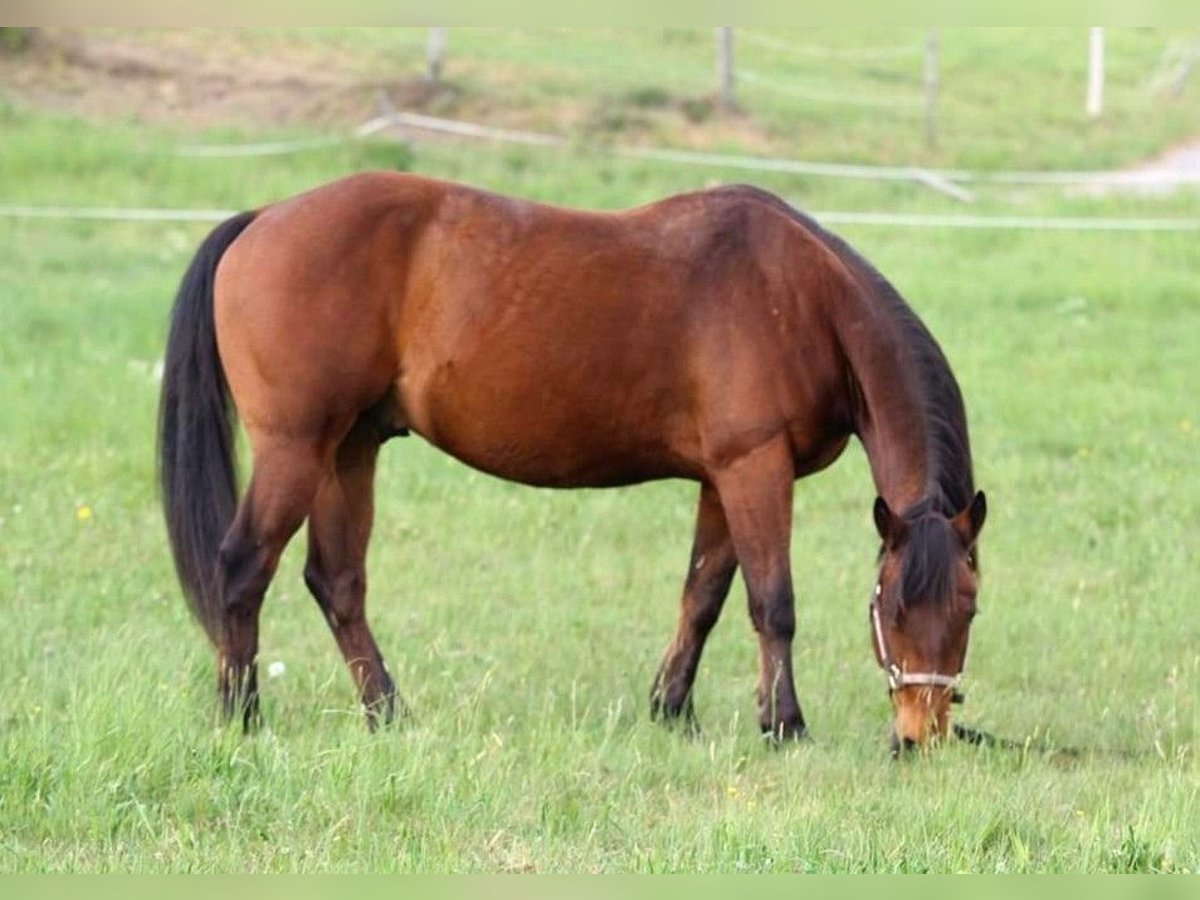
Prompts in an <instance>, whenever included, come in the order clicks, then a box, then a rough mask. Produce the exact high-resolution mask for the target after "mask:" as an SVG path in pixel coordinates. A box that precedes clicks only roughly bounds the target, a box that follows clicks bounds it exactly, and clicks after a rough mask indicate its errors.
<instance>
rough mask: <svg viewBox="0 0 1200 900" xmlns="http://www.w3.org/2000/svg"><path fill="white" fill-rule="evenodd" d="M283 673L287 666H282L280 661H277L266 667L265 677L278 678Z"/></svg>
mask: <svg viewBox="0 0 1200 900" xmlns="http://www.w3.org/2000/svg"><path fill="white" fill-rule="evenodd" d="M285 671H287V666H285V665H284V664H283V661H282V660H278V659H277V660H275V662H273V663H271V664H270V665H268V666H267V677H268V678H279V677H280V676H281V675H283V673H284V672H285Z"/></svg>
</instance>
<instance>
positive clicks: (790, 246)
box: [159, 172, 985, 744]
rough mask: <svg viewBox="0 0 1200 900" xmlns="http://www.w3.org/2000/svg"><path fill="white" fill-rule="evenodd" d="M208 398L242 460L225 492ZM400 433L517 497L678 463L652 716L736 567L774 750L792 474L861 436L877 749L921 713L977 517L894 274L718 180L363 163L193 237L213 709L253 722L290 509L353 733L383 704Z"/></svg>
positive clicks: (789, 711)
mask: <svg viewBox="0 0 1200 900" xmlns="http://www.w3.org/2000/svg"><path fill="white" fill-rule="evenodd" d="M235 411H236V413H237V414H239V415H240V417H241V421H242V422H243V423H244V426H245V430H246V433H247V435H248V438H249V443H250V447H251V449H252V451H253V473H252V476H251V478H250V482H249V484H248V486H247V488H246V491H245V494H244V496H242V498H241V500H240V502H239V500H238V493H237V485H236V478H235V464H234V456H233V447H234V440H233V429H234V413H235ZM410 432H416V433H417V434H419V435H421V436H422V437H423V438H425V440H427V441H429V442H430V443H432V444H433V445H435V446H437V447H439V448H441V449H442V450H444V451H445V452H447V453H449V454H451V455H453V456H454V457H456V458H457V459H459V460H462V461H463V462H465V463H467V464H469V465H471V466H474V467H476V468H478V469H481V470H483V471H484V472H489V473H491V474H493V475H496V476H499V477H500V478H505V479H509V480H512V481H517V482H523V483H525V484H530V485H539V486H545V487H556V488H571V487H609V486H616V485H629V484H635V483H638V482H643V481H648V480H651V479H659V478H687V479H692V480H694V481H697V482H699V484H700V498H699V510H698V512H697V516H696V530H695V538H694V544H693V548H692V554H691V561H690V564H689V565H688V569H687V578H686V581H685V583H684V588H683V598H682V604H681V610H680V614H679V622H678V628H677V630H676V633H675V637H674V639H673V640H672V641H671V643H670V644H669V646H668V648H667V650H666V653H665V654H664V656H663V658H662V663H661V665H660V666H659V669H658V674H657V676H656V678H655V680H654V685H653V688H652V692H651V707H652V712H653V714H654V715H655V716H656V717H663V718H666V719H681V718H682V719H686V720H688V721H691V720H692V716H693V710H692V701H691V691H692V683H693V680H694V678H695V676H696V669H697V665H698V663H699V661H700V654H701V651H702V650H703V647H704V643H705V639H706V638H707V637H708V634H709V632H710V630H711V629H712V627H713V625H714V624H715V623H716V621H717V617H718V616H719V614H720V612H721V607H722V604H723V603H724V600H725V597H726V594H727V593H728V591H729V587H730V582H731V581H732V579H733V576H734V572H735V570H736V569H737V567H738V566H741V568H742V572H743V574H744V577H745V582H746V587H747V591H748V595H749V607H750V618H751V621H752V622H753V625H754V629H755V631H756V633H757V636H758V641H759V649H760V667H759V678H758V720H759V725H760V726H761V728H762V731H763V732H764V734H767V735H771V736H773V737H774V738H776V739H784V738H796V737H800V736H802V735H803V734H804V731H805V721H804V716H803V715H802V714H801V710H800V703H799V701H798V700H797V697H796V689H795V686H794V679H793V675H792V638H793V634H794V632H795V613H794V610H793V606H794V603H793V594H792V578H791V571H790V560H789V541H790V535H791V531H792V489H793V483H794V482H795V480H796V479H797V478H800V477H803V476H805V475H809V474H811V473H813V472H816V471H818V470H820V469H822V468H824V467H825V466H828V465H829V464H830V463H832V462H833V461H834V460H835V459H836V458H837V457H838V455H839V454H840V453H841V452H842V450H843V448H844V447H845V446H846V443H847V441H848V440H849V438H850V436H851V435H856V436H857V437H858V438H859V440H860V441H861V442H862V444H863V446H864V447H865V449H866V453H867V456H868V458H869V460H870V466H871V471H872V474H873V476H874V482H875V488H876V493H877V494H878V499H876V501H875V507H874V520H875V525H876V527H877V529H878V532H879V536H880V538H881V540H882V549H881V551H880V565H879V573H878V579H877V581H876V582H875V590H874V595H873V596H872V598H871V602H870V616H869V622H870V634H871V636H872V641H873V643H874V646H875V653H876V656H877V659H878V662H879V663H880V665H881V666H882V667H883V668H884V669H885V671H886V674H887V678H888V684H889V687H890V689H891V696H892V702H893V707H894V725H893V738H892V739H893V743H894V744H896V743H905V744H913V743H920V742H923V741H924V740H925V739H926V738H927V737H929V736H930V735H931V734H938V735H942V734H945V733H946V731H947V729H948V726H949V703H950V702H951V700H952V699H953V695H954V693H955V688H956V685H957V680H958V676H959V674H960V672H961V670H962V666H963V660H964V657H965V654H966V648H967V636H968V629H969V626H970V622H971V618H972V616H973V614H974V611H975V593H976V589H977V574H976V562H975V559H976V557H975V541H976V537H977V535H978V534H979V530H980V527H981V526H982V524H983V519H984V513H985V507H984V498H983V494H982V493H978V494H976V493H975V488H974V485H973V480H972V472H971V456H970V449H969V444H968V439H967V427H966V416H965V412H964V409H963V402H962V398H961V395H960V393H959V389H958V385H957V384H956V382H955V380H954V377H953V375H952V374H951V371H950V368H949V366H948V364H947V362H946V359H945V357H944V356H943V355H942V352H941V350H940V349H939V348H938V345H937V343H936V342H935V341H934V339H933V338H932V337H931V336H930V334H929V332H928V331H927V330H926V329H925V328H924V326H923V325H922V324H921V323H920V322H919V321H918V319H917V317H916V316H915V315H914V314H913V312H912V310H911V309H909V307H908V306H907V305H906V304H905V303H904V301H903V300H902V299H901V298H900V296H899V295H898V294H897V292H896V291H895V289H894V288H893V287H892V286H891V285H890V284H889V283H888V282H887V281H886V280H885V279H884V278H883V277H882V276H881V275H880V274H879V273H878V272H877V271H876V270H875V269H874V268H872V267H871V266H870V265H869V264H868V263H867V262H866V261H864V260H863V259H862V258H861V257H860V256H859V255H858V254H857V253H855V252H854V251H853V250H852V249H851V248H850V247H849V246H847V245H846V244H845V243H844V242H843V241H841V240H840V239H838V238H837V237H835V236H833V235H832V234H830V233H828V232H827V231H825V230H824V229H822V228H821V227H820V226H818V225H817V224H816V223H815V222H813V221H812V220H811V219H808V218H806V217H804V216H803V215H801V214H800V213H798V212H797V211H796V210H794V209H793V208H792V207H791V206H789V205H788V204H786V203H784V202H783V201H782V200H780V199H779V198H777V197H775V196H773V195H771V194H768V193H766V192H764V191H760V190H757V189H755V188H751V187H719V188H715V189H712V190H706V191H700V192H697V193H690V194H684V195H681V196H676V197H671V198H668V199H666V200H662V201H660V202H657V203H652V204H650V205H648V206H643V207H640V208H637V209H632V210H627V211H622V212H583V211H576V210H570V209H563V208H557V207H552V206H545V205H541V204H537V203H532V202H528V201H525V200H519V199H513V198H509V197H504V196H499V195H497V194H493V193H488V192H485V191H481V190H475V189H472V188H469V187H465V186H462V185H458V184H452V183H447V182H443V181H437V180H433V179H429V178H424V177H418V176H414V175H408V174H398V173H382V172H376V173H364V174H360V175H355V176H352V177H349V178H345V179H342V180H339V181H335V182H333V183H331V184H328V185H325V186H322V187H319V188H316V189H315V190H313V191H310V192H308V193H305V194H302V195H300V196H298V197H295V198H292V199H290V200H286V201H283V202H280V203H276V204H273V205H270V206H267V207H265V208H263V209H261V210H258V211H255V212H246V213H242V214H240V215H237V216H234V217H233V218H231V219H229V220H228V221H226V222H224V223H223V224H221V225H219V226H217V227H216V228H215V229H214V230H213V232H212V233H211V234H210V235H209V237H208V238H207V239H206V240H205V241H204V242H203V244H202V245H201V247H200V249H199V251H198V253H197V255H196V257H195V259H194V260H193V261H192V263H191V266H190V267H189V269H188V271H187V273H186V274H185V276H184V278H183V282H182V284H181V286H180V289H179V293H178V297H177V299H176V301H175V307H174V311H173V314H172V320H171V327H170V336H169V339H168V344H167V350H166V360H165V371H164V376H163V385H162V398H161V405H160V413H159V441H160V463H161V486H162V493H163V504H164V508H165V513H166V520H167V529H168V533H169V537H170V543H171V547H172V551H173V554H174V558H175V564H176V568H177V570H178V574H179V578H180V581H181V583H182V585H183V589H184V592H185V593H186V595H187V597H188V599H189V602H190V604H191V607H192V610H193V612H194V613H195V615H196V618H197V619H198V620H199V621H200V623H201V624H202V625H203V627H204V629H205V630H206V632H207V633H208V636H209V638H210V639H211V640H212V642H213V644H214V645H215V647H216V650H217V657H218V683H219V691H220V696H221V698H222V704H223V710H224V713H225V715H226V717H233V716H235V715H240V716H241V718H242V721H243V723H244V725H245V727H246V728H250V727H252V726H253V725H254V724H255V723H256V722H257V720H258V687H257V677H256V666H255V657H256V654H257V649H258V617H259V610H260V608H261V606H262V601H263V595H264V592H265V591H266V589H267V586H268V584H269V582H270V581H271V578H272V576H273V575H274V573H275V569H276V565H277V564H278V561H279V557H280V553H281V552H282V550H283V548H284V545H285V544H286V543H287V542H288V540H289V539H290V538H291V537H292V535H293V534H294V533H295V532H296V531H297V529H299V528H300V526H301V524H302V523H304V521H305V520H307V521H308V559H307V563H306V566H305V570H304V578H305V582H306V583H307V585H308V587H309V589H310V590H311V592H312V594H313V596H314V597H315V598H316V601H317V603H318V605H319V606H320V608H321V610H322V612H323V613H324V615H325V618H326V619H327V621H328V623H329V627H330V628H331V630H332V631H333V636H334V638H335V639H336V641H337V644H338V647H339V648H340V649H341V652H342V654H343V655H344V657H345V659H346V662H347V664H348V666H349V669H350V671H351V673H352V675H353V677H354V680H355V682H356V684H357V687H358V690H359V693H360V695H361V698H362V702H363V704H364V706H365V708H366V713H367V720H368V724H370V725H371V726H372V727H374V726H375V724H376V723H377V721H378V720H379V719H380V718H382V719H384V720H390V719H391V718H392V717H393V715H394V713H395V708H396V692H395V687H394V685H393V683H392V679H391V677H390V676H389V674H388V671H387V669H386V667H385V666H384V663H383V659H382V657H381V655H380V653H379V649H378V647H377V646H376V643H375V639H374V638H373V636H372V634H371V630H370V628H369V627H368V624H367V619H366V615H365V612H364V601H365V595H366V587H367V581H366V569H365V559H366V553H367V543H368V540H369V539H370V534H371V522H372V514H373V502H374V501H373V479H374V473H375V462H376V456H377V454H378V451H379V448H380V445H381V444H383V443H384V442H385V441H386V440H388V439H389V438H392V437H395V436H398V435H407V434H409V433H410Z"/></svg>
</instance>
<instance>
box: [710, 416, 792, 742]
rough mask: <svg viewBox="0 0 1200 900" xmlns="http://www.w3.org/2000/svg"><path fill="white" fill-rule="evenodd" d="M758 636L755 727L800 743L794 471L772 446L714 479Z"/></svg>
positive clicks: (779, 447)
mask: <svg viewBox="0 0 1200 900" xmlns="http://www.w3.org/2000/svg"><path fill="white" fill-rule="evenodd" d="M713 480H714V484H715V485H716V488H717V492H718V494H719V495H720V498H721V506H722V507H723V508H724V510H725V518H726V521H727V522H728V523H729V531H730V535H731V537H732V539H733V545H734V548H735V549H736V551H737V558H738V562H739V563H740V564H741V566H742V572H743V574H744V576H745V579H746V590H747V593H748V595H749V603H750V619H751V621H752V622H753V623H754V630H755V631H756V632H757V634H758V642H759V681H758V721H759V725H760V727H761V728H762V731H763V733H764V734H768V735H770V736H772V737H773V738H774V739H776V740H782V739H785V738H799V737H803V735H804V731H805V725H804V716H803V715H802V714H801V711H800V703H799V701H798V700H797V698H796V686H795V680H794V677H793V675H792V637H793V635H794V634H795V631H796V613H795V600H794V595H793V592H792V574H791V563H790V560H789V545H790V541H791V529H792V487H793V483H794V481H795V467H794V464H793V462H792V453H791V447H790V446H789V444H788V442H787V440H786V439H784V438H782V437H781V438H777V439H775V440H773V441H770V442H768V443H766V444H763V445H761V446H760V447H758V448H756V449H755V450H752V451H750V452H749V453H746V454H745V455H743V456H741V457H739V458H737V459H736V460H735V461H733V462H732V463H730V464H728V465H726V466H724V467H723V468H722V469H721V470H719V471H717V472H715V473H714V474H713Z"/></svg>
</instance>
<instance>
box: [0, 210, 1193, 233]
mask: <svg viewBox="0 0 1200 900" xmlns="http://www.w3.org/2000/svg"><path fill="white" fill-rule="evenodd" d="M236 212H237V211H236V210H232V209H149V208H136V207H135V208H123V207H115V206H97V207H86V206H84V207H71V206H0V218H7V219H68V220H102V221H109V222H223V221H224V220H225V219H228V218H229V217H230V216H232V215H234V214H235V213H236ZM808 215H809V216H811V217H812V218H813V219H815V220H816V221H818V222H820V223H822V224H825V225H878V226H885V227H891V228H997V229H1023V230H1031V231H1167V232H1172V231H1173V232H1186V231H1200V219H1185V218H1159V219H1134V218H1088V217H1083V216H1058V217H1056V216H976V215H941V214H926V213H887V212H856V211H851V210H830V211H827V212H813V213H808Z"/></svg>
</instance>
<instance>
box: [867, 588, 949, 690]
mask: <svg viewBox="0 0 1200 900" xmlns="http://www.w3.org/2000/svg"><path fill="white" fill-rule="evenodd" d="M882 593H883V587H882V585H881V584H880V583H879V582H878V581H877V582H875V592H874V594H873V595H872V597H871V604H870V615H871V629H872V631H873V633H874V635H875V654H876V656H877V657H878V658H879V665H880V667H881V668H882V669H883V671H884V674H885V675H887V682H888V692H889V693H895V692H896V691H898V690H900V689H901V688H906V687H940V688H944V689H946V690H948V691H950V692H951V694H950V702H951V703H962V702H963V701H964V700H966V695H965V694H963V692H962V691H960V690H959V689H958V685H959V682H960V681H961V680H962V672H961V671H960V672H958V674H956V675H943V674H942V673H941V672H906V671H904V669H903V668H902V667H901V666H900V664H899V663H897V662H896V661H895V660H894V659H893V658H892V654H891V653H890V652H889V651H888V646H887V640H886V639H885V638H884V636H883V621H882V620H881V619H880V616H879V596H880V594H882Z"/></svg>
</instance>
